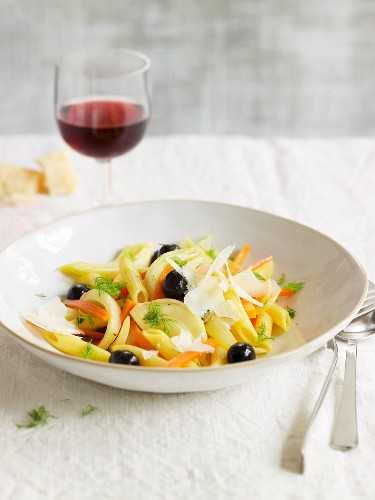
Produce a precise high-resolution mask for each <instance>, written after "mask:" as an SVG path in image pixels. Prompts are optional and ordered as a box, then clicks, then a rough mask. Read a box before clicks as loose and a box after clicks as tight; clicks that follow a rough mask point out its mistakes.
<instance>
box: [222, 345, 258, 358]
mask: <svg viewBox="0 0 375 500" xmlns="http://www.w3.org/2000/svg"><path fill="white" fill-rule="evenodd" d="M255 358H256V354H255V351H254V347H253V346H251V345H250V344H246V342H237V343H236V344H233V345H232V346H230V348H229V349H228V354H227V359H228V363H240V362H241V361H251V360H253V359H255Z"/></svg>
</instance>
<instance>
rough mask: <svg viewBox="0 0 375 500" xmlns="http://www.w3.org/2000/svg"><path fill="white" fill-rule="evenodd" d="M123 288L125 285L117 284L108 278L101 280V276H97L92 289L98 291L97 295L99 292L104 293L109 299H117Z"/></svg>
mask: <svg viewBox="0 0 375 500" xmlns="http://www.w3.org/2000/svg"><path fill="white" fill-rule="evenodd" d="M125 286H126V284H125V283H118V282H117V281H112V280H111V279H110V278H103V276H98V277H97V278H95V281H94V288H95V289H96V290H98V291H99V295H100V293H101V292H106V293H108V295H110V296H111V297H118V296H119V295H120V294H121V292H122V289H123V288H124V287H125Z"/></svg>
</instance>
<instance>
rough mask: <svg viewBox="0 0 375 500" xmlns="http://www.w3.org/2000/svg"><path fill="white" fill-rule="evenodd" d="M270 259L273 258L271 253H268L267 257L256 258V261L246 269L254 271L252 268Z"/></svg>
mask: <svg viewBox="0 0 375 500" xmlns="http://www.w3.org/2000/svg"><path fill="white" fill-rule="evenodd" d="M272 259H273V257H272V255H269V256H268V257H264V259H260V260H257V261H256V262H254V263H253V264H251V265H250V266H249V267H248V268H247V269H251V270H252V271H254V269H256V268H257V267H260V266H262V265H263V264H265V263H266V262H269V261H270V260H272Z"/></svg>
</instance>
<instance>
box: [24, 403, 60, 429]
mask: <svg viewBox="0 0 375 500" xmlns="http://www.w3.org/2000/svg"><path fill="white" fill-rule="evenodd" d="M27 414H28V416H29V417H30V419H29V422H28V423H27V424H16V426H17V427H18V428H19V429H31V428H33V427H38V425H46V424H47V423H48V419H49V418H57V417H55V416H54V415H52V414H51V413H50V412H49V411H48V410H46V409H45V407H44V406H40V407H39V408H36V409H35V408H34V410H30V411H29V412H28V413H27Z"/></svg>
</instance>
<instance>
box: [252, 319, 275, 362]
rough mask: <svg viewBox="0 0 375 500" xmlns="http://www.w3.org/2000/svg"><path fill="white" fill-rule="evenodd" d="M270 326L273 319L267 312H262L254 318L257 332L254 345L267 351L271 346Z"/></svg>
mask: <svg viewBox="0 0 375 500" xmlns="http://www.w3.org/2000/svg"><path fill="white" fill-rule="evenodd" d="M272 326H273V321H272V318H271V316H270V315H269V314H268V313H266V312H263V313H261V314H259V315H258V316H257V318H256V320H255V329H256V331H257V334H258V341H257V342H256V347H258V348H263V349H265V350H266V351H267V352H269V351H270V350H271V347H272Z"/></svg>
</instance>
